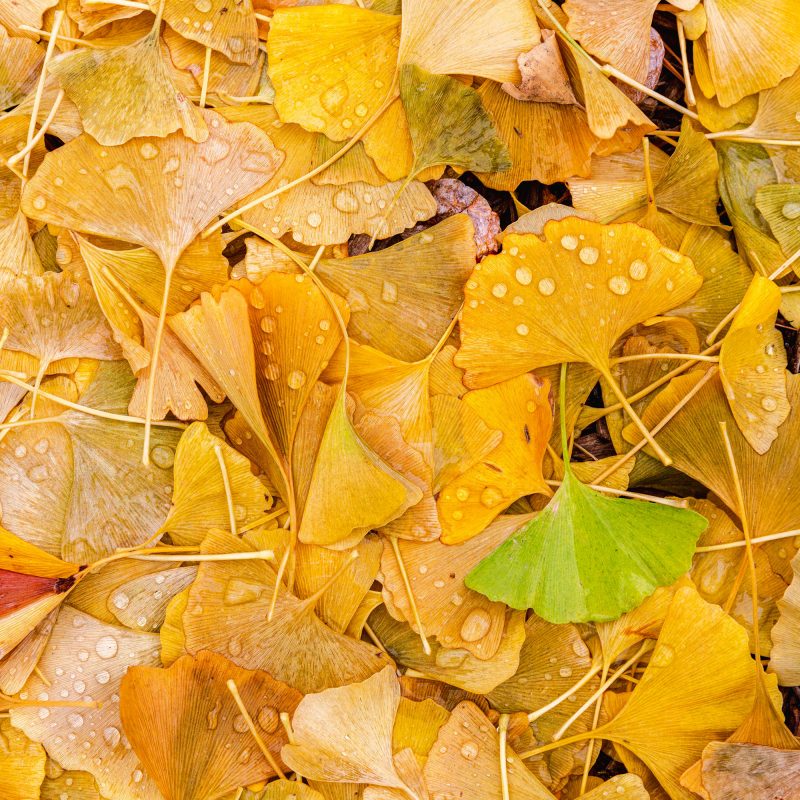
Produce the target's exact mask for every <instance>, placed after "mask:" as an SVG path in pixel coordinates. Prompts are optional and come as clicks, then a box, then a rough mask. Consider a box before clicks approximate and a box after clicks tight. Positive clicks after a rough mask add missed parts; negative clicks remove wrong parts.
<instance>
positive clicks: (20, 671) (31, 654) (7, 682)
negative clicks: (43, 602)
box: [0, 606, 59, 695]
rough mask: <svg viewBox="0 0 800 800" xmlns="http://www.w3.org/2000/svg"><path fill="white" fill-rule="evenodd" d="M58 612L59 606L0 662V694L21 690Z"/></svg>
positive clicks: (44, 645)
mask: <svg viewBox="0 0 800 800" xmlns="http://www.w3.org/2000/svg"><path fill="white" fill-rule="evenodd" d="M58 611H59V606H56V607H55V608H54V609H53V610H52V611H51V612H50V613H49V614H47V616H45V617H44V618H43V619H42V620H41V621H40V622H38V623H37V624H36V625H34V627H33V629H32V630H31V631H30V633H29V634H28V635H27V636H26V637H25V638H24V639H23V640H22V641H21V642H20V643H19V644H18V645H17V646H16V647H15V648H14V649H13V650H12V651H11V652H10V653H9V654H8V655H7V656H6V657H5V658H4V659H3V660H2V661H0V692H3V694H6V695H12V694H17V693H18V692H19V691H21V690H22V687H23V686H24V685H25V684H26V683H27V681H28V678H30V676H31V673H32V672H33V670H34V669H35V667H36V665H37V664H38V663H39V659H40V658H41V655H42V652H43V651H44V648H45V647H46V646H47V642H48V641H49V639H50V634H51V633H52V631H53V625H55V622H56V619H57V617H58Z"/></svg>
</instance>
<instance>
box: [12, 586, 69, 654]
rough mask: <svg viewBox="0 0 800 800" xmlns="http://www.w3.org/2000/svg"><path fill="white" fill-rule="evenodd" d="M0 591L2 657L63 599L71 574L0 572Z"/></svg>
mask: <svg viewBox="0 0 800 800" xmlns="http://www.w3.org/2000/svg"><path fill="white" fill-rule="evenodd" d="M0 576H2V582H3V590H2V592H0V614H2V616H0V657H2V658H5V657H6V656H7V655H8V654H9V653H10V652H11V651H12V650H13V649H14V648H15V647H16V646H17V645H18V644H19V643H20V642H21V641H22V640H23V639H25V637H26V636H27V635H28V634H29V633H30V632H31V631H33V629H34V628H35V627H36V626H37V625H38V624H39V623H40V622H42V620H44V619H45V618H46V617H47V616H48V615H49V614H50V613H51V612H52V611H54V610H55V609H57V608H58V607H59V606H60V605H61V604H62V603H63V602H64V600H65V599H66V592H67V590H68V589H69V588H70V587H71V586H72V584H73V580H72V579H70V578H39V577H36V576H33V575H23V574H20V573H16V572H2V573H0Z"/></svg>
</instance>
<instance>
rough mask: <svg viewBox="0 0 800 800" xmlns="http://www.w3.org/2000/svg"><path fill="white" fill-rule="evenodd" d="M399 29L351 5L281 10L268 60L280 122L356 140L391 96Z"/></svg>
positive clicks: (392, 21)
mask: <svg viewBox="0 0 800 800" xmlns="http://www.w3.org/2000/svg"><path fill="white" fill-rule="evenodd" d="M399 29H400V20H399V19H398V18H397V17H396V16H391V15H388V14H378V13H376V12H374V11H369V10H367V9H364V8H357V7H352V6H344V5H320V6H311V7H300V8H280V9H278V10H276V12H275V14H274V15H273V17H272V21H271V23H270V35H269V40H268V54H269V76H270V79H271V80H272V84H273V86H274V87H275V108H276V110H277V112H278V114H279V115H280V118H281V120H283V121H284V122H296V123H298V124H299V125H302V126H303V127H304V128H305V129H306V130H309V131H315V132H319V133H324V134H325V135H326V136H327V137H328V138H329V139H333V140H334V141H341V140H342V139H349V138H350V137H351V136H353V135H354V134H355V133H356V132H357V131H358V130H359V128H360V127H361V126H362V125H363V124H364V122H366V120H367V118H369V117H371V116H372V115H373V114H375V112H376V111H377V110H378V108H379V107H380V106H381V104H382V103H383V101H384V100H385V99H387V97H388V96H389V95H388V93H389V91H390V88H391V87H392V84H393V78H394V73H395V69H396V64H397V43H398V33H399ZM312 86H313V88H312Z"/></svg>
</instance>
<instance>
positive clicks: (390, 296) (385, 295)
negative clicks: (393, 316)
mask: <svg viewBox="0 0 800 800" xmlns="http://www.w3.org/2000/svg"><path fill="white" fill-rule="evenodd" d="M381 300H383V302H384V303H396V302H397V284H396V283H392V282H391V281H384V282H383V288H382V290H381Z"/></svg>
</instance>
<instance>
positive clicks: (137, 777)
mask: <svg viewBox="0 0 800 800" xmlns="http://www.w3.org/2000/svg"><path fill="white" fill-rule="evenodd" d="M132 777H133V782H134V783H141V782H142V778H144V773H143V772H142V771H141V770H140V769H135V770H134V771H133V775H132Z"/></svg>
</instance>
